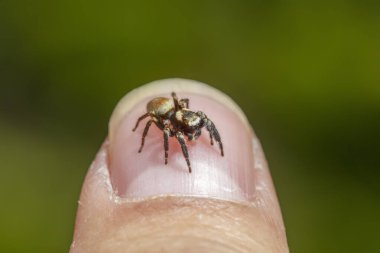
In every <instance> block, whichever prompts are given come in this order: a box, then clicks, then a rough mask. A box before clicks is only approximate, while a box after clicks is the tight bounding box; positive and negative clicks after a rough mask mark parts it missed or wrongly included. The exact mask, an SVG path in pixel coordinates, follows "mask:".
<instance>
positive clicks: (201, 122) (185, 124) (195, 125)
mask: <svg viewBox="0 0 380 253" xmlns="http://www.w3.org/2000/svg"><path fill="white" fill-rule="evenodd" d="M172 97H173V99H170V98H164V97H158V98H154V99H152V100H151V101H149V103H148V104H147V106H146V108H147V113H145V114H144V115H142V116H141V117H140V118H138V120H137V122H136V126H135V127H134V128H133V131H135V130H136V128H137V127H138V125H139V123H140V121H141V120H143V119H145V118H146V117H148V116H149V117H150V119H149V121H148V122H147V123H146V126H145V129H144V132H143V135H142V139H141V146H140V149H139V153H140V152H141V150H142V148H143V147H144V141H145V137H146V135H147V134H148V130H149V127H150V126H151V125H152V123H155V124H156V126H157V127H158V128H159V129H161V130H162V131H163V134H164V149H165V164H167V163H168V150H169V137H175V138H176V139H177V140H178V142H179V144H180V145H181V148H182V153H183V155H184V156H185V159H186V163H187V166H188V167H189V172H190V173H191V165H190V160H189V154H188V151H187V146H186V140H185V137H187V139H188V140H189V141H193V140H196V139H197V138H198V137H199V136H200V135H201V129H202V127H206V129H207V131H208V132H209V133H210V139H211V145H214V142H213V139H215V141H216V142H218V144H219V148H220V153H221V155H222V156H224V154H223V144H222V141H221V139H220V135H219V133H218V130H217V129H216V127H215V125H214V123H213V122H212V121H211V120H210V119H209V118H207V116H206V115H205V114H204V113H203V112H201V111H198V112H193V111H190V110H189V99H187V98H183V99H180V100H178V99H177V95H176V94H175V93H174V92H172Z"/></svg>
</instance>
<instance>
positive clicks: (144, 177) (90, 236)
mask: <svg viewBox="0 0 380 253" xmlns="http://www.w3.org/2000/svg"><path fill="white" fill-rule="evenodd" d="M162 83H163V84H162ZM178 83H183V84H186V85H185V86H184V87H185V88H183V86H181V85H182V84H181V85H178V87H179V88H178V87H177V89H175V88H174V91H176V92H177V96H178V98H179V99H180V98H189V99H190V109H191V110H194V111H198V110H200V111H203V112H204V113H205V114H206V115H207V116H208V117H209V118H210V119H211V120H212V121H213V122H214V124H215V126H216V127H217V129H218V131H219V133H220V135H221V138H222V142H223V146H224V154H225V156H224V157H222V156H221V155H220V150H219V146H218V145H217V143H216V142H215V141H214V145H213V146H211V145H210V137H209V133H208V131H207V130H206V129H205V128H203V129H202V135H201V136H200V137H199V139H198V140H196V141H193V142H191V141H187V146H188V150H189V156H190V162H191V165H192V170H193V171H192V173H191V174H190V173H189V172H188V168H187V165H186V162H185V159H184V156H183V154H182V151H181V148H180V145H179V143H178V142H177V140H176V139H175V138H173V137H172V138H170V139H169V158H168V164H167V165H165V163H164V147H163V132H162V131H161V130H159V129H158V128H157V127H156V126H155V125H154V124H152V126H151V128H150V131H149V133H148V135H147V137H146V139H145V146H144V148H143V150H142V152H141V153H138V152H137V151H138V149H139V147H140V144H141V137H142V132H143V130H144V127H145V124H146V122H147V121H148V120H149V118H146V119H145V120H143V121H142V122H141V123H140V125H139V127H138V129H137V130H136V131H135V132H133V131H132V129H133V127H134V125H135V123H136V120H137V119H138V117H139V116H141V115H143V114H144V113H145V112H146V104H147V102H148V101H149V100H150V99H152V98H153V97H157V96H164V97H170V92H171V91H173V85H177V84H178ZM187 84H189V85H187ZM181 87H182V89H180V88H181ZM187 87H189V88H187ZM157 88H159V89H158V90H160V91H162V92H163V93H162V94H157V92H156V90H157ZM183 90H195V92H192V91H191V92H183ZM149 92H151V93H150V94H154V96H153V95H151V96H149V95H148V96H147V95H146V94H149ZM212 92H213V90H212V88H210V87H207V86H205V87H204V86H203V85H199V84H196V83H195V84H194V83H193V81H188V80H183V79H169V80H163V81H160V84H154V85H151V86H149V85H148V86H145V87H142V88H139V90H137V92H135V93H133V92H132V93H130V94H129V95H127V96H126V97H125V98H124V99H123V100H122V101H121V102H120V103H119V105H118V106H117V108H116V109H115V111H114V114H113V116H112V118H111V121H110V132H109V140H108V141H106V143H105V144H104V145H103V147H102V148H101V150H100V151H99V153H98V155H97V157H96V159H95V161H94V163H93V164H92V166H91V168H90V170H89V171H88V174H87V176H86V180H85V182H84V184H83V188H82V193H81V197H80V201H79V208H78V214H77V220H76V226H75V233H74V241H73V244H72V248H71V251H70V252H72V253H75V252H124V250H125V249H126V248H127V247H134V246H136V245H137V246H138V245H145V244H138V243H134V242H136V240H137V239H138V238H140V237H139V236H140V235H141V236H142V237H141V238H145V237H146V236H149V240H152V238H156V237H155V233H153V232H152V231H155V228H156V227H160V228H162V229H163V230H162V231H160V232H159V234H158V236H159V237H158V238H169V239H168V240H169V241H168V242H165V243H163V244H162V245H161V246H162V247H167V249H168V251H167V252H172V251H171V250H173V246H171V245H172V243H171V241H170V240H171V239H170V236H169V237H166V236H163V237H160V235H161V233H164V234H166V235H169V234H170V233H172V231H176V229H179V230H178V231H182V232H181V233H184V234H186V233H190V234H191V233H192V231H195V232H196V233H202V232H203V231H204V233H205V234H204V235H203V236H205V238H208V239H205V240H206V241H207V240H209V239H211V241H213V240H214V239H215V240H218V238H219V236H216V237H213V236H212V234H210V232H209V231H208V230H207V231H206V230H204V228H211V229H212V228H215V229H216V231H219V229H220V231H223V228H224V229H225V231H226V235H228V236H227V237H228V238H230V239H228V241H224V239H223V238H224V237H222V241H220V243H222V244H223V243H226V244H229V243H232V241H233V240H234V239H238V238H243V237H244V236H245V235H246V236H247V238H248V239H247V241H246V242H245V241H244V239H242V240H243V241H242V242H241V243H242V244H241V245H247V247H253V248H255V249H256V250H259V251H260V252H288V249H287V243H286V235H285V232H284V225H283V222H282V217H281V211H280V208H279V205H278V201H277V197H276V193H275V190H274V186H273V184H272V180H271V176H270V172H269V169H268V166H267V163H266V160H265V157H264V154H263V151H262V149H261V145H260V142H259V141H258V139H257V137H256V136H255V135H254V133H253V131H252V130H251V128H250V126H249V125H248V124H247V121H246V120H245V116H244V115H242V114H241V112H240V111H239V109H236V108H233V106H231V104H229V105H228V103H227V102H228V101H227V100H226V99H225V98H218V96H219V95H217V94H216V95H215V93H214V94H212ZM141 94H142V96H141ZM200 94H204V95H200ZM131 95H132V96H131ZM133 98H137V99H135V100H133ZM223 99H224V100H223ZM168 195H171V196H174V197H173V198H171V199H167V197H165V196H168ZM158 196H161V197H162V198H161V197H159V198H157V197H158ZM186 196H189V198H187V197H186ZM193 197H196V198H193ZM197 197H201V198H197ZM202 199H203V200H202ZM212 199H220V200H222V201H219V200H215V202H212V203H211V206H209V205H210V201H213V200H212ZM202 201H203V202H202ZM232 202H237V203H238V204H233V203H232ZM157 203H158V204H157ZM160 203H162V204H160ZM173 203H174V207H175V208H174V209H173V208H172V205H173ZM190 203H195V205H192V204H190ZM196 203H199V204H198V205H197V204H196ZM151 205H153V206H154V208H153V209H152V208H150V206H151ZM165 205H169V209H168V210H166V209H165ZM157 206H158V207H159V208H163V210H162V211H160V212H158V213H157V209H156V207H157ZM191 206H192V207H191ZM197 206H198V207H200V208H201V207H203V206H204V207H206V210H208V208H213V207H215V208H216V210H215V212H216V213H217V214H215V215H210V216H207V215H208V212H207V211H205V210H204V211H202V210H197V211H195V210H196V207H197ZM233 206H234V207H236V208H237V209H241V211H240V213H239V212H235V213H233V214H230V215H228V214H227V213H228V212H229V211H231V210H235V209H234V208H233ZM181 207H183V208H181ZM218 207H220V208H219V209H218ZM193 208H194V209H193ZM175 210H183V212H184V216H181V214H179V213H178V214H177V213H174V214H173V216H170V214H168V213H169V212H170V211H173V212H175ZM192 210H193V211H192ZM198 212H200V213H199V215H200V216H198V215H197V214H198ZM202 212H203V213H202ZM231 212H232V211H231ZM145 213H148V214H145ZM156 213H157V215H161V216H157V217H156V216H155V214H156ZM224 213H226V215H227V216H228V217H229V218H228V219H224V218H221V217H225V216H223V214H224ZM165 215H169V216H168V217H166V216H165ZM219 215H220V216H221V217H219ZM235 215H237V216H235ZM163 217H164V219H163ZM165 217H166V218H165ZM186 217H191V218H190V219H189V221H188V222H189V223H186ZM202 217H204V218H202ZM205 217H208V218H205ZM218 217H219V218H218ZM214 218H215V220H213V219H214ZM165 219H166V220H165ZM168 221H172V226H173V227H168V229H167V230H165V228H166V227H167V226H166V225H167V222H168ZM183 221H184V222H185V223H184V224H182V225H181V222H183ZM221 221H222V222H221ZM142 222H143V223H144V222H146V223H144V225H141V223H142ZM160 222H164V223H165V226H161V224H160ZM152 224H156V225H152ZM144 226H146V228H147V231H145V232H144V231H142V230H144ZM234 226H236V228H233V227H234ZM189 227H191V228H192V229H189ZM197 228H199V230H197ZM240 232H241V233H242V235H240V236H234V235H237V234H239V233H240ZM150 236H152V238H151V237H150ZM242 236H243V237H242ZM136 238H137V239H136ZM186 238H187V239H189V238H194V235H190V237H181V238H180V237H178V238H177V239H178V240H177V241H178V242H181V243H182V244H181V243H180V244H179V245H183V246H184V247H185V248H189V245H192V244H193V243H194V242H189V241H186V240H187V239H186ZM244 238H245V237H244ZM249 238H251V239H249ZM179 239H180V240H179ZM160 240H161V239H160ZM249 240H253V242H254V243H253V244H251V241H249ZM153 242H156V241H153ZM146 243H147V242H146ZM165 245H166V246H165ZM248 245H250V246H248ZM261 247H262V248H261ZM190 248H191V247H190ZM253 248H252V249H253ZM266 249H267V251H266ZM273 249H276V250H273ZM118 250H119V251H118ZM131 252H134V251H131ZM174 252H178V251H175V250H174ZM205 252H208V251H207V250H206V251H205ZM248 252H252V250H250V249H249V250H248Z"/></svg>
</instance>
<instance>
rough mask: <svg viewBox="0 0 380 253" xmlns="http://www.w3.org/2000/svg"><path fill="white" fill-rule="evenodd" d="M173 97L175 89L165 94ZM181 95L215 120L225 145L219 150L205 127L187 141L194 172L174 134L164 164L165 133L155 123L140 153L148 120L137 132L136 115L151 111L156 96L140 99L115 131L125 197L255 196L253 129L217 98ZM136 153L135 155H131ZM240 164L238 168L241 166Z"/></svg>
mask: <svg viewBox="0 0 380 253" xmlns="http://www.w3.org/2000/svg"><path fill="white" fill-rule="evenodd" d="M165 95H166V97H170V94H164V95H163V96H165ZM177 96H178V98H185V97H187V98H189V99H190V109H191V110H194V111H198V110H201V111H203V112H204V113H206V115H207V116H208V117H209V118H210V119H211V120H212V121H213V122H214V124H215V126H216V127H217V129H218V131H219V133H220V135H221V138H222V142H223V145H224V153H225V156H224V157H222V156H221V154H220V150H219V146H218V144H217V142H216V141H215V140H214V145H213V146H211V144H210V137H209V133H208V131H207V129H206V128H203V129H202V135H201V136H200V137H199V139H198V140H196V141H187V147H188V151H189V159H190V162H191V166H192V170H193V171H192V173H191V174H190V173H189V172H188V168H187V165H186V161H185V158H184V156H183V154H182V150H181V147H180V145H179V143H178V141H177V140H176V139H175V138H174V137H172V138H170V139H169V158H168V164H166V165H165V163H164V147H163V143H164V140H163V132H162V131H161V130H160V129H159V128H158V127H157V126H156V125H155V124H152V125H151V127H150V130H149V132H148V135H147V136H146V138H145V145H144V148H143V150H142V152H141V153H138V152H137V151H138V149H139V148H140V144H141V137H142V133H143V131H144V127H145V124H146V122H148V120H149V118H146V119H145V120H143V121H141V122H140V125H139V127H138V128H137V130H136V131H135V132H132V129H133V127H134V126H135V123H136V120H137V119H138V117H139V116H141V115H143V114H144V113H145V112H146V104H147V102H148V101H149V100H150V99H151V98H147V99H145V100H143V101H141V102H140V103H138V104H137V105H136V106H135V108H133V109H132V111H131V112H130V113H129V114H127V115H126V116H125V118H124V120H123V121H122V122H121V125H120V127H119V128H118V130H117V133H116V136H117V138H116V141H115V143H114V147H115V150H116V152H115V153H114V154H113V159H112V162H111V181H112V183H113V186H114V188H115V190H116V191H117V192H118V194H119V195H120V196H123V197H142V196H149V195H160V194H175V195H192V196H194V195H195V196H197V195H198V196H208V197H215V198H222V199H230V200H244V199H247V200H248V199H250V198H252V197H253V195H254V187H255V185H254V184H253V183H252V181H253V177H254V175H253V172H254V170H253V168H252V164H253V156H252V139H251V138H248V139H247V136H251V135H252V134H251V131H250V129H249V128H248V127H244V126H242V124H241V123H240V120H239V118H238V117H237V116H236V114H235V113H234V112H233V111H232V110H230V109H227V108H226V107H225V106H223V105H222V104H220V103H219V102H217V101H215V100H210V99H209V98H207V97H205V96H200V95H194V94H188V93H179V94H177ZM131 158H133V159H131ZM236 168H239V169H238V170H237V169H236Z"/></svg>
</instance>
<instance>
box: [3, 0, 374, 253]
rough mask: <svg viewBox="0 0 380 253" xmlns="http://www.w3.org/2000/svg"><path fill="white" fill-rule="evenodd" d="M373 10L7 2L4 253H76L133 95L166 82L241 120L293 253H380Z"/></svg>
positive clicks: (258, 0)
mask: <svg viewBox="0 0 380 253" xmlns="http://www.w3.org/2000/svg"><path fill="white" fill-rule="evenodd" d="M379 13H380V1H375V0H373V1H371V0H365V1H363V0H361V1H360V0H346V1H338V0H332V1H302V0H294V1H275V0H253V1H232V0H230V1H169V0H167V1H108V2H106V1H98V0H96V1H83V0H76V1H68V0H59V1H58V0H57V1H48V0H40V1H29V0H24V1H10V0H9V1H8V0H0V166H1V167H0V168H1V177H0V196H1V207H0V252H10V253H14V252H67V251H68V248H69V246H70V243H71V237H72V230H73V225H74V218H75V212H76V208H77V200H78V196H79V193H80V187H81V182H82V180H83V178H84V176H85V173H86V170H87V168H88V166H89V164H90V162H91V160H92V158H93V157H94V155H95V153H96V151H97V150H98V148H99V146H100V145H101V143H102V141H103V140H104V138H105V136H106V134H107V122H108V118H109V116H110V113H111V112H112V109H113V107H114V106H115V104H116V103H117V101H118V99H119V98H121V97H122V96H123V95H124V94H125V93H126V92H128V91H129V90H131V89H132V88H134V87H137V86H139V85H141V84H144V83H147V82H150V81H153V80H156V79H161V78H168V77H183V78H190V79H196V80H199V81H203V82H206V83H209V84H211V85H213V86H215V87H217V88H219V89H221V90H222V91H224V92H226V93H227V94H229V95H230V96H231V97H232V98H233V99H235V100H236V101H237V103H238V104H239V105H240V106H241V107H242V108H243V110H244V111H245V113H246V114H247V115H248V117H249V120H250V122H251V123H252V125H253V126H254V128H255V130H256V132H257V134H258V135H259V137H260V139H261V141H262V143H263V146H264V149H265V151H266V155H267V158H268V160H269V163H270V166H271V170H272V174H273V178H274V181H275V184H276V186H277V190H278V194H279V197H280V201H281V205H282V208H283V215H284V219H285V223H286V226H287V233H288V240H289V245H290V248H291V251H292V252H316V253H317V252H318V253H320V252H380V244H379V238H380V233H379V227H380V218H379V216H380V198H379V194H380V186H379V179H380V172H379V169H380V166H379V165H380V163H379V159H380V148H379V147H380V71H379V67H380V60H379V59H380V15H379Z"/></svg>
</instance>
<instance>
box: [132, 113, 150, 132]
mask: <svg viewBox="0 0 380 253" xmlns="http://www.w3.org/2000/svg"><path fill="white" fill-rule="evenodd" d="M148 116H149V113H145V114H144V115H142V116H141V117H140V118H138V120H137V122H136V125H135V127H134V128H133V130H132V131H133V132H134V131H135V130H136V128H137V127H138V126H139V123H140V121H141V120H143V119H145V118H146V117H148Z"/></svg>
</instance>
